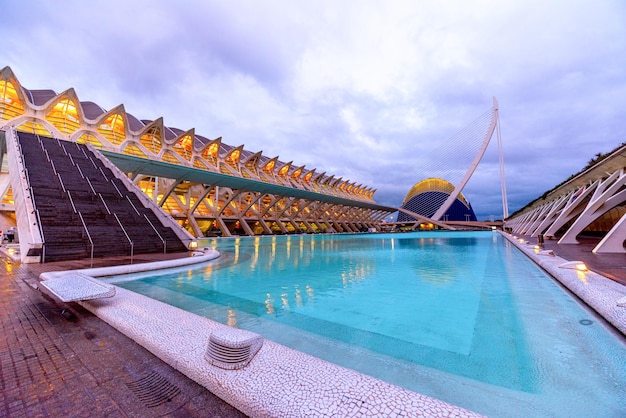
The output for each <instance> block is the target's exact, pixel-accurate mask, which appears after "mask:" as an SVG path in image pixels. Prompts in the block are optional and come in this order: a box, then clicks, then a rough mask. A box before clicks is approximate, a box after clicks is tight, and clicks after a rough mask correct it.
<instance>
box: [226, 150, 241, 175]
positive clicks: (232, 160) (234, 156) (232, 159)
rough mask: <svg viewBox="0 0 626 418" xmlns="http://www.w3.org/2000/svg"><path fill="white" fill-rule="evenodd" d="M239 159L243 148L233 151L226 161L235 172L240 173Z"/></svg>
mask: <svg viewBox="0 0 626 418" xmlns="http://www.w3.org/2000/svg"><path fill="white" fill-rule="evenodd" d="M239 157H241V147H239V148H235V149H234V150H232V151H231V152H230V153H229V154H228V155H227V156H226V158H225V159H224V161H226V163H228V164H229V165H230V166H231V167H233V168H234V169H235V170H237V171H239Z"/></svg>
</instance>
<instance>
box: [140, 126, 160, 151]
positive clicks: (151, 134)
mask: <svg viewBox="0 0 626 418" xmlns="http://www.w3.org/2000/svg"><path fill="white" fill-rule="evenodd" d="M161 138H162V136H161V129H160V128H159V127H158V126H153V127H152V128H150V129H149V130H148V132H146V133H145V134H143V135H141V138H139V142H140V143H141V145H143V146H144V147H146V148H147V149H148V151H150V152H152V153H153V154H154V155H157V154H158V153H159V152H161V148H162V147H163V143H162V141H161Z"/></svg>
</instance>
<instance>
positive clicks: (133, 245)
mask: <svg viewBox="0 0 626 418" xmlns="http://www.w3.org/2000/svg"><path fill="white" fill-rule="evenodd" d="M113 216H115V219H116V220H117V223H118V224H119V225H120V228H122V232H123V233H124V235H126V239H127V240H128V242H129V243H130V264H133V255H134V249H135V244H134V243H133V241H132V240H131V239H130V237H129V236H128V234H127V233H126V228H124V225H122V223H121V222H120V218H119V217H118V216H117V213H114V214H113Z"/></svg>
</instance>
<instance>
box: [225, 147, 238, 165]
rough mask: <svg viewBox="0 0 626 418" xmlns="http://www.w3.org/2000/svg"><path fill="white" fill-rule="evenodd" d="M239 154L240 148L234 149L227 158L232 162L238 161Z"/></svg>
mask: <svg viewBox="0 0 626 418" xmlns="http://www.w3.org/2000/svg"><path fill="white" fill-rule="evenodd" d="M240 155H241V150H240V149H236V150H234V151H233V152H231V153H230V155H229V156H228V160H229V161H230V162H232V163H237V162H239V156H240Z"/></svg>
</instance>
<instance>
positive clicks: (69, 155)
mask: <svg viewBox="0 0 626 418" xmlns="http://www.w3.org/2000/svg"><path fill="white" fill-rule="evenodd" d="M63 149H65V148H63ZM66 155H67V158H69V159H70V162H71V163H72V165H73V166H74V167H78V165H77V164H76V162H75V161H74V159H73V158H72V154H67V152H66Z"/></svg>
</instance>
